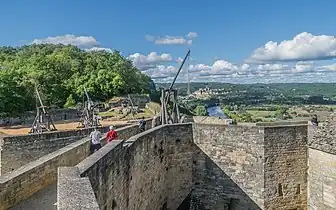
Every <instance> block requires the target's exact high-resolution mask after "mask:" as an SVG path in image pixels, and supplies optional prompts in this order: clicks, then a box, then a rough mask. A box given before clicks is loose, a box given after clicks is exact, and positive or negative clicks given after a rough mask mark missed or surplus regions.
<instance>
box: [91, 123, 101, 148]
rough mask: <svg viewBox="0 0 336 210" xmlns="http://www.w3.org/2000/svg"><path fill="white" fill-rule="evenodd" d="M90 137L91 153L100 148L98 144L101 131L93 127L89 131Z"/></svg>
mask: <svg viewBox="0 0 336 210" xmlns="http://www.w3.org/2000/svg"><path fill="white" fill-rule="evenodd" d="M90 138H91V154H92V153H94V152H95V151H97V150H99V149H100V148H101V144H100V138H101V133H100V131H99V130H98V128H97V127H95V129H94V131H92V132H91V133H90Z"/></svg>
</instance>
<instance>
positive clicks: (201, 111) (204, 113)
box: [194, 106, 208, 116]
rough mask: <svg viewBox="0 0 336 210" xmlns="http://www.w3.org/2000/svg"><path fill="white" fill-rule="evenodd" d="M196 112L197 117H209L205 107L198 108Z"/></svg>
mask: <svg viewBox="0 0 336 210" xmlns="http://www.w3.org/2000/svg"><path fill="white" fill-rule="evenodd" d="M194 112H195V114H196V115H197V116H208V112H207V110H206V108H205V106H196V108H195V110H194Z"/></svg>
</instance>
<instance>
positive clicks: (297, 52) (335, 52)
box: [248, 32, 336, 62]
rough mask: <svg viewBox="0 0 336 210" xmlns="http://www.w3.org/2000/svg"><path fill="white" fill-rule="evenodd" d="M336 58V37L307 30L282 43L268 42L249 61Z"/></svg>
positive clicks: (255, 51)
mask: <svg viewBox="0 0 336 210" xmlns="http://www.w3.org/2000/svg"><path fill="white" fill-rule="evenodd" d="M333 58H336V37H335V36H327V35H313V34H310V33H307V32H303V33H300V34H298V35H296V36H295V37H294V38H293V39H292V40H284V41H282V42H281V43H277V42H273V41H270V42H267V43H266V44H265V45H264V46H263V47H260V48H258V49H256V50H254V52H253V53H252V55H251V57H250V58H249V59H248V61H249V62H251V61H252V62H253V61H256V62H274V61H306V60H326V59H333Z"/></svg>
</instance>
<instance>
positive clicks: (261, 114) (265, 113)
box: [246, 110, 275, 118]
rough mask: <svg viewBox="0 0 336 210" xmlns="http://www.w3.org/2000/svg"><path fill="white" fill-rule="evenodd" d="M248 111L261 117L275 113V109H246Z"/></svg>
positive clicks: (254, 115)
mask: <svg viewBox="0 0 336 210" xmlns="http://www.w3.org/2000/svg"><path fill="white" fill-rule="evenodd" d="M246 112H248V113H250V114H251V115H253V117H260V118H264V117H268V116H273V115H274V114H275V111H258V110H246Z"/></svg>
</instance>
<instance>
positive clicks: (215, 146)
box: [190, 122, 308, 210]
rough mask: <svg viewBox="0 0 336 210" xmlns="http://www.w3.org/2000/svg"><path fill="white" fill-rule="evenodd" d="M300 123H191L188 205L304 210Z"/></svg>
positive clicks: (304, 169)
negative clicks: (192, 150)
mask: <svg viewBox="0 0 336 210" xmlns="http://www.w3.org/2000/svg"><path fill="white" fill-rule="evenodd" d="M306 123H307V122H306ZM300 124H301V123H293V124H292V125H286V126H284V125H281V124H280V125H279V124H262V125H260V126H257V125H254V124H251V125H214V124H211V125H210V124H208V125H207V124H197V125H195V128H194V141H195V144H196V145H197V146H198V148H199V150H198V151H197V153H196V154H197V155H196V156H195V161H194V176H193V182H194V185H193V192H192V194H191V196H190V199H191V201H190V202H191V206H195V207H193V208H192V209H214V210H216V209H223V208H224V209H292V208H297V209H305V207H306V203H307V158H308V157H307V147H306V144H307V125H300Z"/></svg>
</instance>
